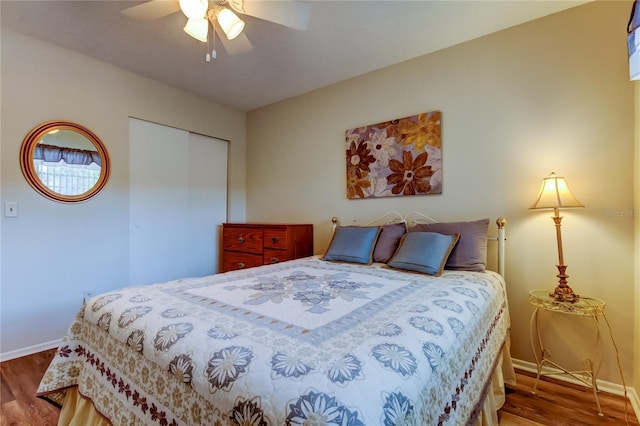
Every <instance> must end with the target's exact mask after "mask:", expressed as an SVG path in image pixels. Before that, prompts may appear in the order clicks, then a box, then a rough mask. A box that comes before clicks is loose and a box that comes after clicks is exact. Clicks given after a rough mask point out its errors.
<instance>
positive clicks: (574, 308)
mask: <svg viewBox="0 0 640 426" xmlns="http://www.w3.org/2000/svg"><path fill="white" fill-rule="evenodd" d="M529 303H531V304H532V305H533V306H535V308H536V309H535V310H534V311H533V314H532V315H531V323H530V331H531V333H530V338H531V349H532V350H533V354H534V356H535V359H536V366H537V370H538V371H537V375H536V381H535V383H534V385H533V390H532V391H531V393H532V394H535V393H536V388H537V386H538V380H540V377H542V376H552V375H569V376H571V377H573V378H574V379H576V380H579V381H580V382H582V383H584V384H585V385H586V386H588V387H590V388H591V389H593V395H594V397H595V399H596V404H597V406H598V415H599V416H603V414H602V409H601V408H600V399H599V398H598V386H597V384H596V375H597V366H599V364H600V354H601V352H602V340H601V338H600V327H599V324H598V317H600V316H604V311H605V306H604V305H605V304H604V301H602V300H600V299H596V298H593V297H580V298H579V299H577V300H575V301H572V302H570V301H559V300H556V299H554V298H553V297H552V296H550V295H549V290H531V291H530V292H529ZM540 309H544V310H546V311H551V312H557V313H561V314H568V315H578V316H583V317H590V318H593V322H594V325H595V329H596V342H595V347H594V350H593V355H592V356H591V358H586V359H585V360H584V364H585V366H586V369H585V370H580V371H569V370H567V369H566V368H564V367H562V366H560V365H558V363H556V362H554V361H552V360H551V352H550V351H549V350H548V349H547V348H546V347H545V346H544V344H543V342H542V336H541V333H540V327H539V325H538V313H539V311H540ZM536 340H537V343H538V347H537V348H536V345H535V341H536ZM538 351H539V352H538Z"/></svg>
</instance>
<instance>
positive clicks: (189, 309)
mask: <svg viewBox="0 0 640 426" xmlns="http://www.w3.org/2000/svg"><path fill="white" fill-rule="evenodd" d="M508 328H509V314H508V309H507V304H506V291H505V285H504V281H503V280H502V278H501V277H500V276H499V275H498V274H496V273H493V272H485V273H477V272H458V271H445V273H444V275H443V276H441V277H437V278H434V277H428V276H424V275H420V274H414V273H404V272H399V271H395V270H391V269H388V268H383V267H380V266H363V265H352V264H344V263H329V262H325V261H322V260H320V259H318V258H307V259H300V260H295V261H290V262H284V263H281V264H276V265H270V266H265V267H260V268H252V269H247V270H245V271H236V272H230V273H226V274H218V275H212V276H208V277H204V278H194V279H184V280H178V281H173V282H169V283H164V284H157V285H152V286H140V287H129V288H124V289H121V290H117V291H113V292H110V293H106V294H103V295H100V296H97V297H95V298H93V299H92V300H90V301H89V302H88V303H87V304H86V305H85V306H83V308H82V309H81V310H80V312H79V313H78V315H77V316H76V319H75V320H74V322H73V323H72V324H71V327H70V329H69V332H68V334H67V336H66V337H65V339H64V342H63V344H62V345H61V347H60V348H59V349H58V352H57V356H56V357H55V359H54V360H53V362H52V364H51V366H50V367H49V369H48V370H47V372H46V374H45V376H44V377H43V379H42V382H41V384H40V387H39V389H38V395H39V396H43V397H45V398H48V399H50V400H52V401H54V402H58V403H59V402H61V401H62V398H63V395H64V389H65V388H68V387H72V386H77V387H78V390H79V392H80V393H81V394H82V395H83V396H85V397H87V398H90V399H91V400H92V401H93V403H94V406H95V407H96V409H97V410H98V411H99V412H101V413H102V414H103V415H105V416H106V417H107V418H109V419H110V420H111V422H112V423H113V424H115V425H125V424H126V425H132V424H151V425H156V424H159V425H273V426H275V425H285V424H286V425H302V424H314V425H352V426H356V425H400V424H403V425H405V424H410V425H437V424H444V425H459V424H465V423H467V422H468V421H469V419H472V418H473V416H474V415H475V414H476V410H477V409H478V402H479V400H480V399H482V395H483V390H484V387H485V384H486V382H487V380H488V378H489V377H490V374H491V371H492V369H493V366H494V362H495V359H496V357H497V354H498V353H499V352H500V349H501V347H502V344H503V341H504V339H505V335H506V333H507V330H508Z"/></svg>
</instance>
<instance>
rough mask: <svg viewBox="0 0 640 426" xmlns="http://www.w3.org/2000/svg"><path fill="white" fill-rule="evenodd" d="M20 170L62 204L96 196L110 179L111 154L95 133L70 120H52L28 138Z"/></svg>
mask: <svg viewBox="0 0 640 426" xmlns="http://www.w3.org/2000/svg"><path fill="white" fill-rule="evenodd" d="M20 167H21V168H22V173H23V174H24V177H25V178H26V179H27V182H29V184H30V185H31V186H32V187H33V189H35V190H36V191H38V192H39V193H40V194H42V195H44V196H45V197H47V198H50V199H52V200H54V201H59V202H62V203H77V202H81V201H86V200H88V199H89V198H91V197H94V196H95V195H96V194H97V193H98V192H100V191H101V190H102V188H104V187H105V185H106V184H107V180H108V179H109V171H110V164H109V154H108V153H107V149H106V148H105V146H104V144H103V143H102V141H100V139H99V138H98V136H96V134H95V133H93V132H92V131H91V130H89V129H87V128H86V127H84V126H81V125H80V124H76V123H72V122H70V121H48V122H46V123H42V124H40V125H38V126H37V127H36V128H34V129H33V130H31V131H30V132H29V134H28V135H27V136H26V137H25V138H24V141H23V142H22V147H21V148H20Z"/></svg>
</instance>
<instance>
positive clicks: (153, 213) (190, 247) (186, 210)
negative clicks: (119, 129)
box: [129, 118, 227, 285]
mask: <svg viewBox="0 0 640 426" xmlns="http://www.w3.org/2000/svg"><path fill="white" fill-rule="evenodd" d="M129 162H130V163H129V224H130V233H129V234H130V235H129V282H130V284H132V285H138V284H150V283H154V282H162V281H168V280H173V279H177V278H184V277H191V276H202V275H208V274H212V273H215V272H217V271H218V239H219V236H218V232H219V225H220V224H221V223H223V222H224V221H225V220H226V212H227V142H225V141H222V140H219V139H215V138H210V137H206V136H202V135H196V134H192V133H189V132H187V131H184V130H179V129H175V128H171V127H167V126H162V125H159V124H155V123H150V122H147V121H142V120H137V119H133V118H132V119H130V121H129Z"/></svg>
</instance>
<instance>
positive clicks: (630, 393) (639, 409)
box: [512, 358, 640, 422]
mask: <svg viewBox="0 0 640 426" xmlns="http://www.w3.org/2000/svg"><path fill="white" fill-rule="evenodd" d="M512 361H513V366H514V367H515V368H517V369H519V370H524V371H528V372H530V373H537V372H538V369H537V367H536V364H534V363H533V362H529V361H522V360H520V359H515V358H513V359H512ZM553 378H554V379H558V380H562V381H564V382H568V383H572V384H576V385H582V386H584V383H582V382H581V381H579V380H576V379H574V378H573V377H571V376H567V375H557V376H555V375H554V376H553ZM596 383H597V384H598V389H600V390H601V391H605V392H608V393H612V394H614V395H620V396H624V387H623V386H622V385H619V384H617V383H611V382H607V381H604V380H600V379H596ZM627 398H629V402H630V403H631V407H632V408H633V412H634V414H635V416H636V418H637V419H638V421H639V422H640V398H639V397H638V393H637V392H636V390H635V389H634V388H632V387H630V386H627Z"/></svg>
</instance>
